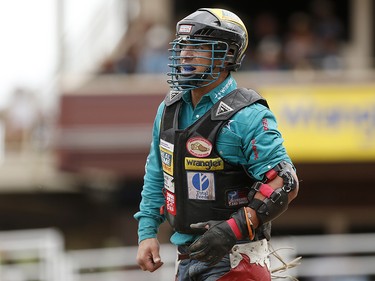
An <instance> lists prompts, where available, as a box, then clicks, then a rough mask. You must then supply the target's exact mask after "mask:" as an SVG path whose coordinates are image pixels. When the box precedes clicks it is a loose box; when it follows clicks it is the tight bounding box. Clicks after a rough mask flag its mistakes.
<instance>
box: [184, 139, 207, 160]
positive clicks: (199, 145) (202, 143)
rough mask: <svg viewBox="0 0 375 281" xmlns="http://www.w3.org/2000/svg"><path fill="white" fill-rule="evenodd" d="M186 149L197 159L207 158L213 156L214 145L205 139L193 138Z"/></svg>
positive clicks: (187, 143)
mask: <svg viewBox="0 0 375 281" xmlns="http://www.w3.org/2000/svg"><path fill="white" fill-rule="evenodd" d="M186 149H187V150H188V151H189V153H190V154H192V155H194V156H196V157H200V158H202V157H207V156H208V155H210V154H211V151H212V144H211V143H210V142H209V141H208V140H206V139H205V138H200V137H196V138H191V139H189V140H188V141H187V142H186Z"/></svg>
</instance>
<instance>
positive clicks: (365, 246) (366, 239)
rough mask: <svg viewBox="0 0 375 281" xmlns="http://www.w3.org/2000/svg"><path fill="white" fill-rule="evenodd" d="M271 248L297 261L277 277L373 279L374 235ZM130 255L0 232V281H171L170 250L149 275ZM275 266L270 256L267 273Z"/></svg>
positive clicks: (47, 233)
mask: <svg viewBox="0 0 375 281" xmlns="http://www.w3.org/2000/svg"><path fill="white" fill-rule="evenodd" d="M271 246H272V248H273V249H274V250H276V252H277V253H278V254H279V255H281V256H282V257H283V259H284V260H285V261H286V262H289V261H291V260H293V259H294V258H296V257H298V256H302V260H301V264H300V265H299V266H297V267H295V268H292V269H289V270H288V271H286V272H282V273H280V274H279V275H278V276H287V275H290V276H294V277H297V278H302V279H303V280H306V278H307V279H308V280H314V281H318V280H322V281H323V280H328V279H329V278H336V279H335V280H344V279H345V278H346V277H351V278H352V279H351V280H367V281H372V280H375V279H374V277H375V266H374V265H375V233H370V234H342V235H304V236H291V237H275V238H274V239H273V240H272V242H271ZM136 253H137V247H136V246H130V247H117V248H102V249H86V250H74V251H66V250H65V249H64V237H63V235H62V234H61V233H60V232H59V231H58V230H56V229H53V228H48V229H36V230H18V231H3V232H0V280H1V281H31V280H32V281H118V280H123V281H126V280H137V281H149V280H153V281H158V280H160V281H169V280H170V281H172V280H174V272H175V260H176V249H175V247H174V246H173V245H170V244H162V245H161V257H162V260H163V262H164V265H163V266H162V267H161V268H160V269H159V270H157V271H155V272H153V273H149V272H143V271H141V270H140V269H139V268H138V266H137V264H136ZM280 264H281V263H280V261H279V260H277V259H275V258H274V257H273V256H271V269H272V268H276V267H279V266H280ZM311 278H313V279H311ZM355 278H357V279H355ZM276 280H279V278H276ZM280 280H282V279H280ZM284 280H285V279H284ZM330 280H331V279H330Z"/></svg>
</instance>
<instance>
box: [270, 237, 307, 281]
mask: <svg viewBox="0 0 375 281" xmlns="http://www.w3.org/2000/svg"><path fill="white" fill-rule="evenodd" d="M269 248H270V249H271V250H272V251H271V252H270V255H272V256H274V257H275V258H277V259H278V260H279V261H280V262H281V263H282V265H280V266H279V267H276V268H273V269H271V277H272V279H277V278H281V279H289V280H292V281H298V279H297V278H296V277H294V276H291V275H279V273H282V272H286V271H287V270H288V269H291V268H294V267H297V266H298V265H300V264H301V262H300V261H301V259H302V257H297V258H295V259H294V260H292V261H290V262H285V261H284V259H283V258H282V257H281V256H280V255H279V253H278V251H280V250H282V249H286V248H280V249H277V250H275V249H274V248H273V247H272V246H271V244H269Z"/></svg>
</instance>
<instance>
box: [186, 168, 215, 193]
mask: <svg viewBox="0 0 375 281" xmlns="http://www.w3.org/2000/svg"><path fill="white" fill-rule="evenodd" d="M187 181H188V190H189V199H196V200H215V180H214V174H213V173H195V172H187Z"/></svg>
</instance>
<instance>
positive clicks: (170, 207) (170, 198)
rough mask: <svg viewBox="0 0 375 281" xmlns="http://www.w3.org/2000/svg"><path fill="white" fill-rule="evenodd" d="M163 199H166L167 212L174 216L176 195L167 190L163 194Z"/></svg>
mask: <svg viewBox="0 0 375 281" xmlns="http://www.w3.org/2000/svg"><path fill="white" fill-rule="evenodd" d="M165 201H166V206H167V211H168V213H170V214H171V215H174V216H175V215H176V196H175V195H174V193H172V192H169V191H168V190H167V191H166V194H165Z"/></svg>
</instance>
